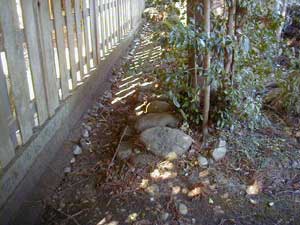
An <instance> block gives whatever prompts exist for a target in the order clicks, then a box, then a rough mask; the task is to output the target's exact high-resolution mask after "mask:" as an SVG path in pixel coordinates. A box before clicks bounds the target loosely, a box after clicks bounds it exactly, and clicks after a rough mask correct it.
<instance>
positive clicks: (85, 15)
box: [82, 0, 91, 72]
mask: <svg viewBox="0 0 300 225" xmlns="http://www.w3.org/2000/svg"><path fill="white" fill-rule="evenodd" d="M82 11H83V30H84V43H85V44H84V47H85V58H86V66H87V72H89V71H90V61H91V53H90V41H89V32H88V9H87V5H86V0H83V5H82Z"/></svg>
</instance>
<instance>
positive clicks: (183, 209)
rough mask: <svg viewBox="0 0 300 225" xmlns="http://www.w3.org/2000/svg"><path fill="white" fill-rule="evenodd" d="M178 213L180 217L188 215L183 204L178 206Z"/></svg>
mask: <svg viewBox="0 0 300 225" xmlns="http://www.w3.org/2000/svg"><path fill="white" fill-rule="evenodd" d="M179 212H180V213H181V214H182V215H186V214H188V208H187V206H186V205H185V204H183V203H180V204H179Z"/></svg>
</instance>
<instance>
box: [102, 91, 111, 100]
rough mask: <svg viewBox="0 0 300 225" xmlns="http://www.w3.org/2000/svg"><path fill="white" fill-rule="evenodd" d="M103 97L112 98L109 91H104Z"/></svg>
mask: <svg viewBox="0 0 300 225" xmlns="http://www.w3.org/2000/svg"><path fill="white" fill-rule="evenodd" d="M103 98H106V99H111V98H112V93H111V92H110V91H105V92H104V95H103Z"/></svg>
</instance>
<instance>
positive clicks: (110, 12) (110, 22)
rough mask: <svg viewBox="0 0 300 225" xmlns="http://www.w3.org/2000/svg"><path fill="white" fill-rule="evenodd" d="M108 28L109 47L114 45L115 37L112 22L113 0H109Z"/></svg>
mask: <svg viewBox="0 0 300 225" xmlns="http://www.w3.org/2000/svg"><path fill="white" fill-rule="evenodd" d="M108 5H109V10H108V15H109V27H110V36H111V46H114V45H115V36H114V20H113V16H114V15H113V9H114V8H113V0H109V4H108Z"/></svg>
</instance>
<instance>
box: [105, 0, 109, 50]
mask: <svg viewBox="0 0 300 225" xmlns="http://www.w3.org/2000/svg"><path fill="white" fill-rule="evenodd" d="M103 6H104V17H103V22H104V24H105V40H106V49H107V50H110V49H111V36H110V27H109V25H110V24H109V0H106V1H105V0H104V5H103Z"/></svg>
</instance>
